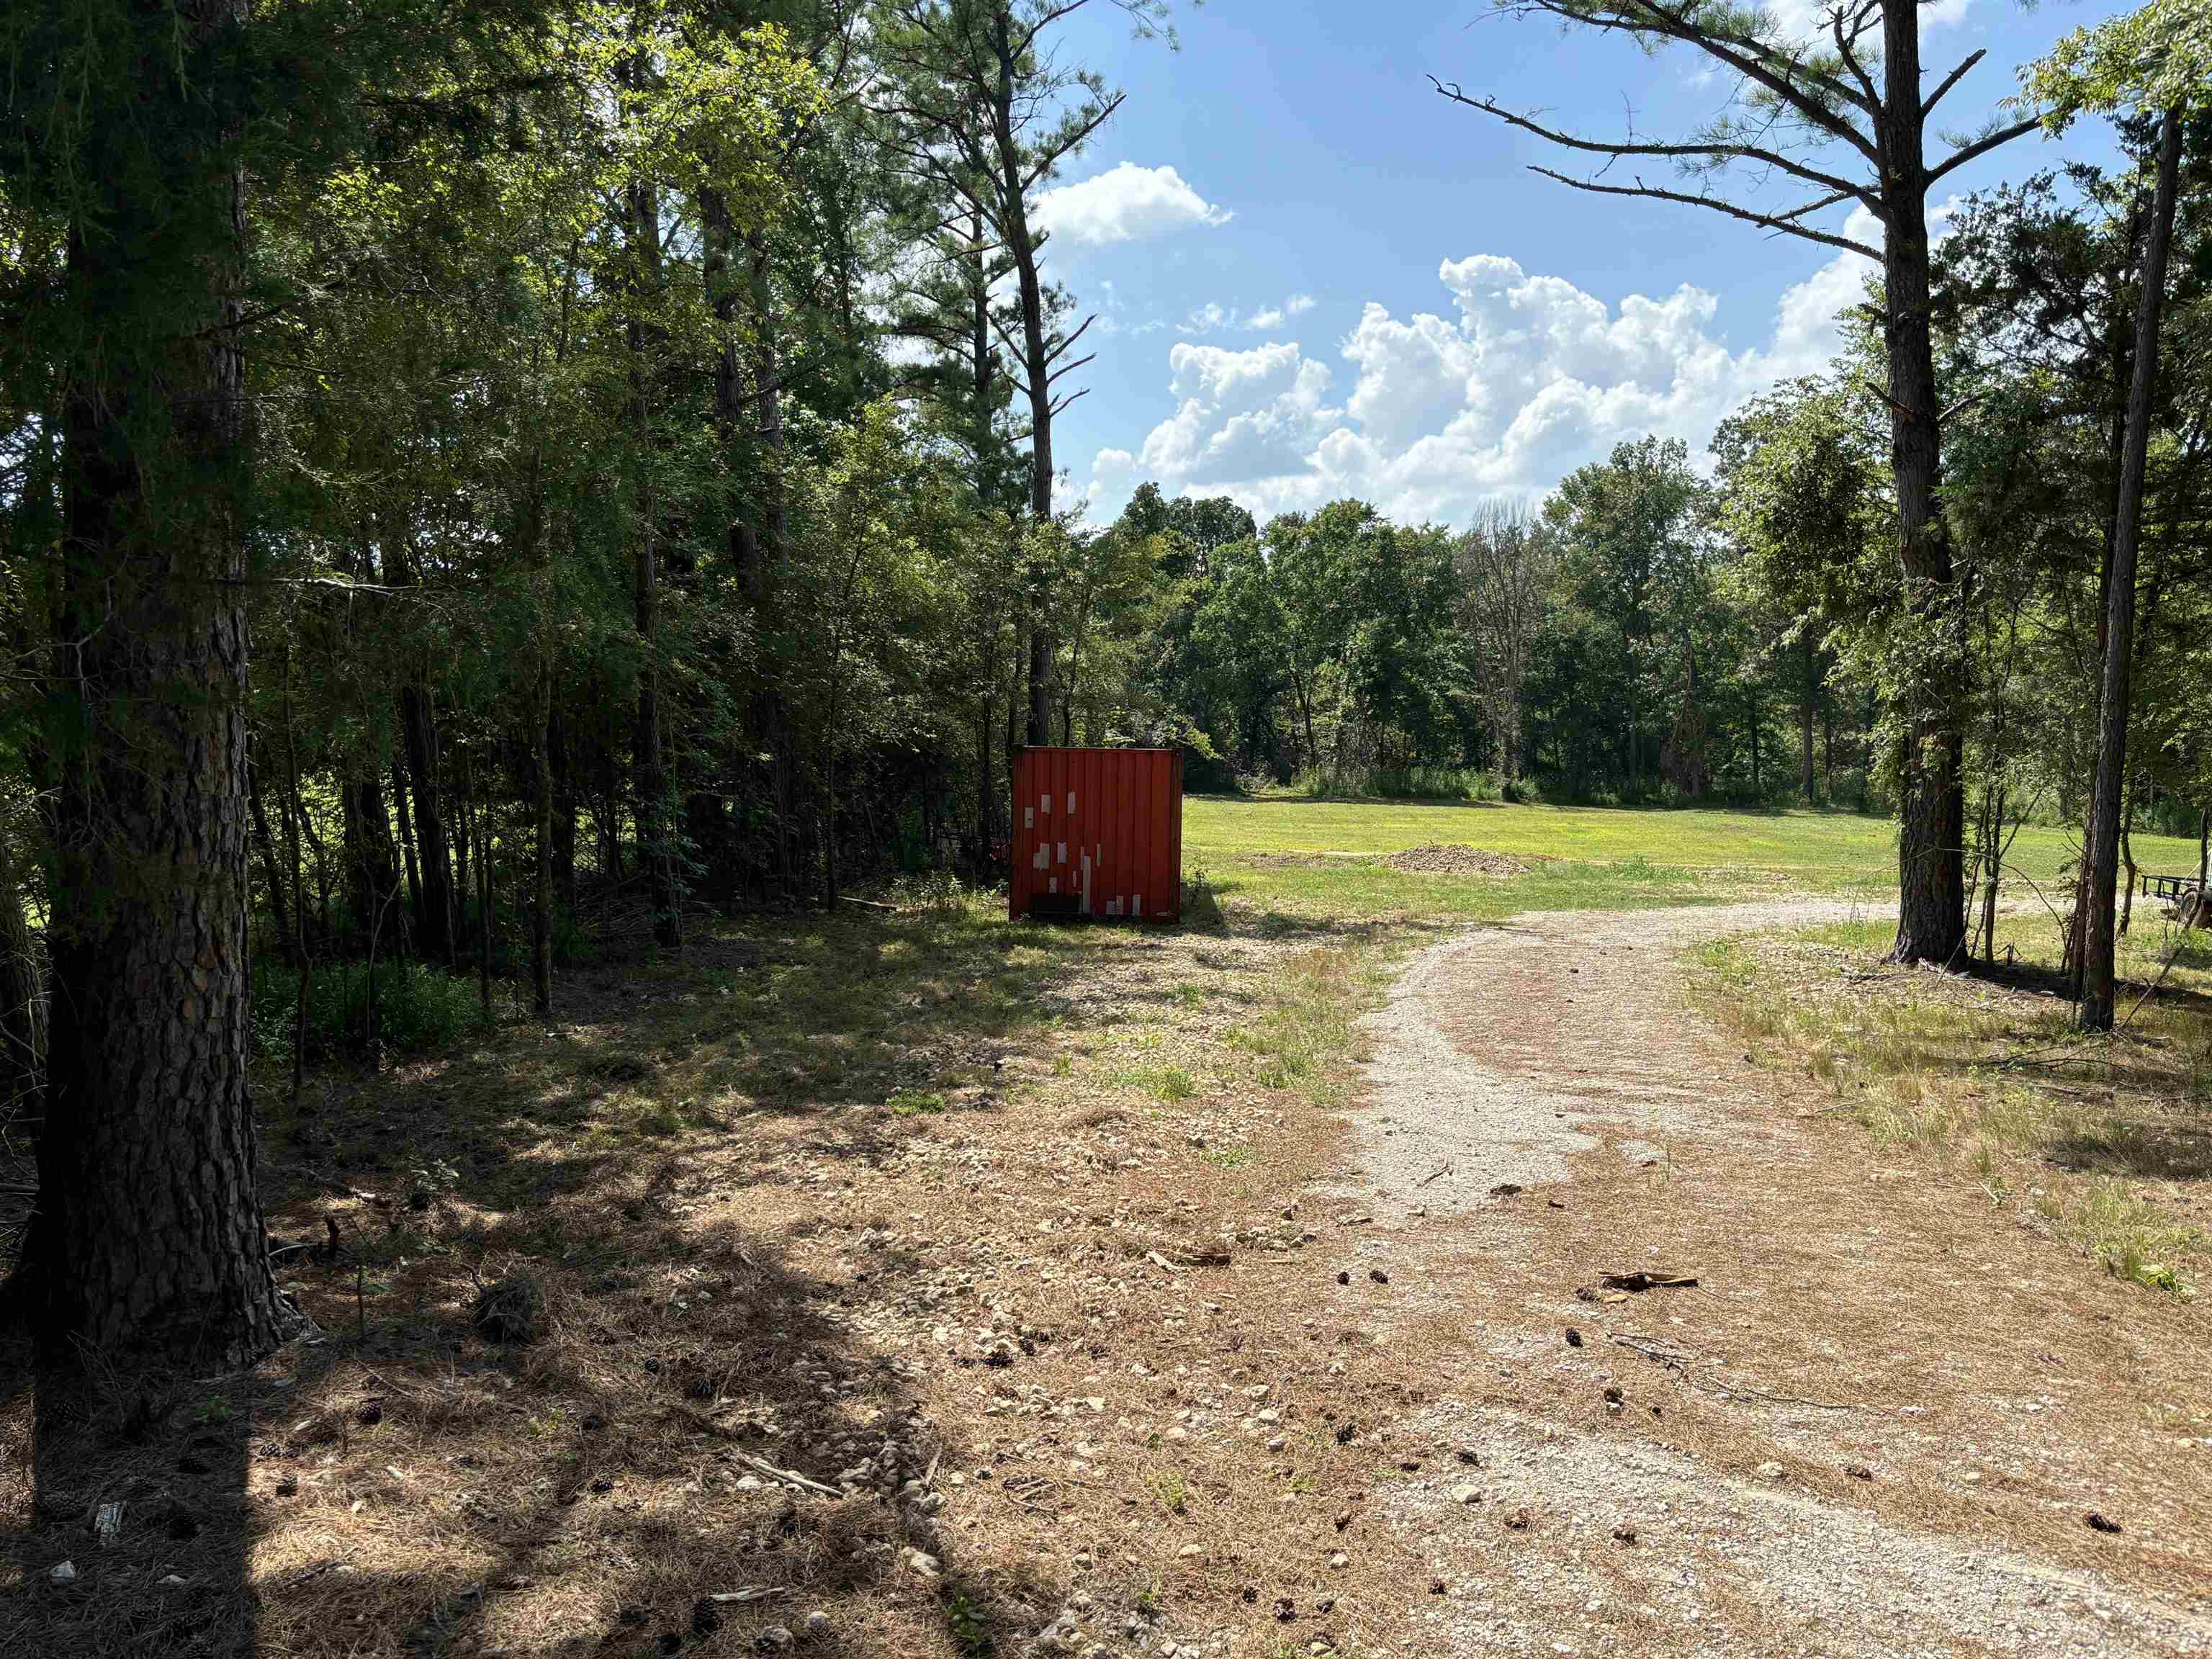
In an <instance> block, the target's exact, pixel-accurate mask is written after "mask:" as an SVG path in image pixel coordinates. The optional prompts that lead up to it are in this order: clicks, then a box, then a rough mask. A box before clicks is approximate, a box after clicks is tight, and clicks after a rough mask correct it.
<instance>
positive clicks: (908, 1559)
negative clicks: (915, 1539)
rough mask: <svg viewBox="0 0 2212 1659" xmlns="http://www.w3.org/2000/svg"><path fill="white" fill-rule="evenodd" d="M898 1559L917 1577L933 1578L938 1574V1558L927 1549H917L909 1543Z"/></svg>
mask: <svg viewBox="0 0 2212 1659" xmlns="http://www.w3.org/2000/svg"><path fill="white" fill-rule="evenodd" d="M899 1559H900V1560H902V1562H904V1563H905V1564H906V1570H907V1571H908V1572H910V1573H912V1574H913V1575H914V1576H915V1577H917V1578H927V1579H932V1580H934V1579H935V1578H936V1577H937V1575H938V1571H939V1564H938V1559H937V1558H936V1557H935V1556H933V1555H932V1554H930V1553H928V1551H927V1550H918V1549H915V1548H914V1547H912V1546H911V1545H909V1546H908V1547H907V1548H906V1549H905V1550H904V1551H903V1552H902V1553H901V1554H900V1557H899Z"/></svg>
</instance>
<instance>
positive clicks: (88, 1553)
mask: <svg viewBox="0 0 2212 1659" xmlns="http://www.w3.org/2000/svg"><path fill="white" fill-rule="evenodd" d="M1240 931H1242V924H1240ZM1143 938H1144V935H1143V934H1142V933H1133V934H1126V935H1121V936H1119V937H1109V936H1106V935H1104V934H1103V932H1099V933H1093V932H1088V931H1085V930H1068V931H1062V930H1058V929H1048V928H1037V927H1009V926H1007V925H1006V924H1005V923H1003V922H994V923H989V924H983V923H979V922H978V921H976V920H975V918H974V917H973V915H969V914H965V913H947V914H931V913H919V914H913V915H893V916H887V917H877V916H875V915H870V916H869V917H867V918H862V919H855V920H852V921H847V920H845V919H843V918H840V917H829V918H822V917H798V918H792V919H787V921H783V922H781V923H773V922H763V923H762V924H760V925H758V926H757V927H752V928H750V929H749V930H745V932H744V935H743V936H742V937H737V936H733V937H731V938H727V939H719V940H708V941H704V942H702V945H700V947H699V948H698V949H697V950H696V951H694V952H693V953H692V955H691V957H690V959H689V960H687V961H684V962H673V961H662V962H647V963H632V964H623V965H620V966H613V967H606V968H602V969H592V970H590V971H588V972H584V973H580V974H578V975H574V976H572V977H571V979H570V980H569V981H567V982H565V983H564V985H563V987H562V990H563V1012H562V1018H561V1021H560V1023H559V1024H558V1025H557V1026H556V1028H554V1029H551V1030H546V1029H542V1028H540V1027H538V1026H537V1025H536V1024H510V1025H507V1026H506V1027H503V1028H500V1029H497V1030H490V1031H487V1032H483V1033H480V1034H477V1036H473V1037H471V1039H469V1040H467V1041H465V1042H462V1043H460V1044H458V1045H456V1047H455V1048H453V1050H452V1051H450V1052H448V1053H447V1054H441V1055H439V1056H436V1057H433V1058H430V1059H427V1060H412V1061H408V1062H405V1063H404V1064H401V1065H398V1066H395V1067H393V1068H392V1069H391V1070H389V1071H385V1072H374V1071H365V1070H354V1071H349V1070H343V1069H331V1070H326V1071H325V1072H324V1073H319V1075H318V1076H317V1077H316V1078H315V1079H313V1086H311V1088H310V1089H309V1090H308V1091H307V1096H306V1097H305V1098H303V1099H302V1100H301V1102H300V1103H299V1104H298V1106H297V1107H296V1108H295V1107H293V1106H291V1105H289V1104H288V1103H282V1102H281V1099H280V1092H279V1091H278V1089H277V1088H276V1087H274V1086H267V1085H264V1087H263V1088H262V1090H261V1098H262V1100H263V1101H264V1103H270V1104H269V1105H268V1107H267V1109H265V1110H264V1114H263V1129H264V1141H265V1143H266V1145H267V1147H268V1154H267V1156H265V1157H264V1160H263V1165H264V1167H263V1172H262V1173H263V1177H264V1189H265V1190H264V1200H265V1202H266V1205H267V1209H268V1213H269V1216H270V1225H271V1227H272V1230H273V1231H274V1234H275V1237H273V1238H272V1245H273V1246H274V1247H275V1249H276V1251H277V1253H278V1261H279V1268H278V1271H279V1275H280V1280H281V1282H283V1283H285V1284H286V1285H288V1287H289V1289H291V1290H292V1291H293V1292H294V1293H295V1295H296V1296H297V1297H298V1298H299V1300H300V1301H301V1304H302V1305H303V1306H304V1307H305V1308H306V1309H307V1310H308V1312H309V1313H310V1314H311V1315H312V1316H313V1318H314V1320H315V1321H316V1322H317V1324H318V1325H319V1328H320V1334H319V1337H318V1338H316V1339H314V1340H309V1341H306V1342H302V1343H298V1344H295V1345H293V1346H289V1347H288V1348H287V1349H285V1350H284V1351H283V1352H280V1353H278V1354H276V1355H275V1356H273V1357H272V1358H270V1360H268V1361H267V1362H265V1363H264V1364H262V1365H261V1366H259V1367H258V1368H256V1369H255V1370H252V1371H251V1372H248V1373H244V1374H233V1375H217V1374H214V1373H212V1372H208V1371H203V1370H198V1369H197V1368H195V1367H192V1366H190V1365H185V1366H182V1367H178V1368H172V1369H170V1370H163V1371H144V1372H128V1371H125V1370H115V1369H110V1368H108V1367H106V1366H105V1365H104V1364H100V1362H98V1361H97V1360H94V1361H90V1362H82V1361H80V1362H78V1363H76V1364H49V1365H46V1366H43V1367H42V1366H39V1365H34V1364H33V1363H32V1356H31V1354H30V1351H29V1349H28V1348H27V1346H24V1344H23V1343H22V1342H21V1339H20V1338H16V1337H12V1336H11V1337H9V1338H8V1339H7V1340H8V1341H9V1343H10V1344H11V1346H9V1347H7V1348H5V1349H0V1366H4V1368H5V1372H4V1374H5V1375H6V1376H8V1377H9V1383H8V1384H7V1385H6V1390H5V1392H0V1435H4V1437H5V1438H4V1443H5V1444H6V1445H7V1446H8V1448H9V1450H10V1452H11V1453H15V1454H20V1468H21V1469H22V1470H24V1471H26V1474H25V1475H24V1476H23V1477H22V1479H21V1490H19V1491H17V1492H13V1493H10V1494H9V1496H10V1498H11V1499H12V1502H11V1504H10V1508H9V1513H8V1519H7V1522H6V1525H7V1527H8V1529H9V1533H10V1534H11V1536H10V1538H9V1546H10V1548H9V1553H10V1554H11V1555H12V1557H13V1558H14V1560H15V1565H16V1569H17V1571H18V1573H19V1575H20V1584H19V1587H18V1594H16V1595H14V1596H11V1597H10V1598H9V1607H8V1610H7V1611H6V1612H4V1613H0V1650H5V1651H9V1652H15V1651H23V1652H40V1651H43V1652H48V1653H52V1654H56V1655H62V1654H67V1655H70V1656H72V1659H74V1656H76V1655H79V1654H82V1655H88V1656H90V1655H105V1654H111V1653H112V1654H118V1655H120V1654H125V1653H137V1652H145V1651H158V1652H161V1653H164V1654H175V1655H180V1656H203V1655H204V1656H222V1659H229V1656H234V1655H239V1656H243V1655H248V1654H257V1653H258V1654H288V1655H290V1654H302V1655H304V1654H323V1653H331V1654H335V1653H339V1652H348V1653H351V1652H366V1651H375V1652H397V1653H403V1654H406V1655H409V1656H417V1655H425V1656H427V1655H435V1654H445V1653H449V1652H451V1653H459V1652H464V1651H466V1652H471V1653H490V1652H505V1653H507V1654H511V1655H515V1656H521V1655H532V1656H536V1655H559V1656H581V1655H583V1654H585V1653H586V1652H590V1653H594V1654H601V1653H604V1654H611V1655H618V1656H630V1655H635V1656H640V1659H642V1656H644V1655H647V1654H672V1653H678V1652H692V1651H697V1652H702V1653H718V1654H720V1653H728V1654H735V1653H739V1652H748V1651H751V1650H753V1647H754V1644H756V1643H757V1641H758V1640H759V1639H760V1638H761V1637H762V1633H763V1632H764V1631H765V1630H766V1629H767V1628H768V1627H769V1626H771V1625H781V1626H785V1627H786V1628H789V1629H794V1630H796V1629H797V1628H798V1627H799V1626H800V1625H801V1624H802V1623H803V1621H804V1620H805V1613H807V1612H808V1611H809V1610H810V1609H811V1606H812V1604H814V1603H815V1602H817V1601H819V1602H820V1603H821V1604H822V1606H823V1607H824V1608H825V1609H826V1610H827V1611H828V1612H829V1627H828V1629H827V1630H826V1631H825V1632H822V1633H821V1634H819V1635H818V1636H817V1637H816V1638H812V1639H811V1642H810V1649H809V1650H810V1651H811V1652H816V1653H822V1654H830V1655H844V1654H850V1655H855V1656H857V1655H859V1654H862V1653H869V1654H881V1653H886V1652H908V1651H921V1650H928V1649H931V1648H943V1647H945V1646H946V1645H948V1644H950V1645H951V1646H953V1647H955V1648H956V1649H957V1648H958V1647H959V1645H960V1644H961V1643H962V1641H963V1639H964V1638H963V1637H962V1634H961V1632H963V1630H965V1631H968V1632H971V1633H973V1632H982V1633H984V1636H985V1638H987V1635H988V1633H989V1632H994V1631H1008V1630H1012V1629H1014V1628H1017V1627H1028V1628H1035V1627H1036V1626H1037V1625H1038V1624H1039V1623H1041V1622H1042V1620H1044V1619H1048V1618H1049V1617H1050V1616H1051V1613H1052V1612H1053V1611H1054V1610H1056V1609H1057V1607H1059V1605H1060V1599H1061V1598H1062V1597H1063V1595H1065V1593H1066V1589H1067V1586H1066V1584H1064V1583H1057V1582H1048V1577H1047V1576H1045V1575H1042V1573H1036V1574H1032V1575H1030V1577H1026V1578H1024V1577H1012V1578H1010V1577H1006V1575H1003V1574H1000V1575H997V1576H994V1577H987V1578H985V1577H976V1578H971V1577H967V1576H964V1575H963V1571H962V1566H961V1562H960V1559H959V1556H958V1553H957V1550H954V1549H951V1548H949V1547H948V1546H947V1544H946V1541H945V1539H944V1537H943V1536H942V1535H941V1534H940V1533H939V1530H938V1529H937V1528H935V1527H934V1525H933V1522H931V1520H930V1518H929V1516H928V1515H927V1512H926V1511H927V1505H926V1504H921V1503H919V1502H917V1501H916V1500H918V1499H921V1498H924V1497H925V1496H926V1492H924V1491H923V1489H921V1488H920V1487H914V1488H908V1486H907V1483H908V1482H909V1481H912V1480H918V1479H920V1478H921V1477H923V1476H925V1475H926V1474H927V1473H928V1472H929V1471H930V1470H931V1469H932V1468H934V1466H935V1465H936V1464H937V1463H938V1462H939V1461H940V1460H941V1461H943V1462H944V1463H945V1467H947V1468H957V1467H959V1466H960V1465H962V1464H963V1463H970V1462H975V1460H976V1458H977V1456H978V1455H979V1450H978V1449H977V1448H975V1447H974V1446H971V1445H969V1444H967V1443H965V1442H964V1441H963V1439H962V1438H961V1437H960V1434H959V1431H958V1427H957V1425H942V1424H936V1423H931V1422H927V1421H923V1420H921V1418H920V1415H919V1407H918V1406H917V1403H916V1394H915V1389H914V1387H913V1386H912V1384H911V1383H910V1381H909V1379H908V1375H907V1374H906V1373H905V1372H904V1371H902V1369H901V1367H900V1364H899V1362H898V1361H897V1360H896V1358H895V1357H885V1356H881V1355H878V1354H877V1353H875V1352H873V1351H872V1349H871V1348H870V1347H869V1346H868V1345H867V1344H866V1342H865V1341H863V1340H861V1339H860V1333H859V1330H858V1328H857V1327H856V1324H855V1322H854V1318H853V1313H854V1307H855V1304H857V1303H859V1302H860V1301H862V1300H864V1298H865V1289H866V1282H867V1281H868V1280H869V1279H870V1278H871V1276H872V1275H873V1276H875V1277H876V1278H877V1279H878V1280H880V1279H881V1277H882V1276H883V1275H885V1274H896V1273H921V1272H923V1271H925V1270H926V1268H927V1263H924V1262H920V1261H912V1260H904V1259H902V1258H898V1257H896V1256H885V1257H883V1258H880V1259H872V1260H868V1261H862V1262H860V1264H859V1265H857V1266H854V1267H851V1268H850V1269H849V1271H848V1270H847V1269H846V1268H845V1267H844V1266H843V1265H842V1264H841V1267H840V1269H839V1270H838V1271H836V1272H833V1273H830V1274H829V1275H822V1274H817V1273H808V1272H806V1271H804V1270H802V1269H800V1268H799V1267H796V1266H795V1265H794V1264H793V1260H792V1246H793V1243H794V1237H793V1235H792V1234H791V1233H790V1232H788V1231H779V1224H773V1223H769V1222H767V1221H762V1222H758V1223H755V1222H751V1221H748V1220H745V1219H744V1214H745V1206H746V1203H747V1200H746V1197H745V1194H746V1192H747V1189H748V1188H757V1187H759V1186H762V1185H763V1184H773V1185H777V1186H785V1185H788V1184H790V1183H792V1182H794V1181H818V1182H823V1183H824V1185H825V1187H826V1188H827V1189H828V1191H827V1192H826V1193H825V1197H827V1196H834V1193H835V1189H836V1186H837V1184H838V1176H837V1173H836V1172H837V1170H838V1168H839V1166H840V1165H841V1164H846V1163H848V1162H850V1161H855V1160H857V1161H860V1162H865V1163H878V1162H881V1161H882V1160H884V1159H886V1158H891V1157H894V1156H896V1152H897V1150H898V1146H899V1138H898V1135H897V1133H896V1129H895V1127H893V1125H894V1123H895V1121H896V1120H894V1119H887V1118H886V1116H885V1107H884V1103H885V1102H886V1101H887V1100H889V1099H890V1098H891V1097H893V1095H894V1094H895V1093H896V1091H898V1090H901V1089H911V1090H916V1091H935V1092H943V1091H957V1090H963V1089H964V1090H969V1091H973V1093H974V1094H975V1097H976V1100H975V1103H979V1104H981V1105H985V1106H988V1105H989V1104H991V1103H994V1101H996V1100H997V1099H999V1098H1000V1097H1002V1095H1003V1091H1004V1086H1005V1085H1004V1084H1003V1082H1002V1081H1001V1080H1000V1079H999V1077H998V1075H997V1073H996V1069H995V1067H994V1063H993V1062H994V1060H998V1059H1000V1058H1001V1057H1002V1056H1003V1054H1005V1053H1006V1051H1008V1050H1010V1049H1011V1048H1012V1047H1013V1046H1014V1045H1015V1044H1016V1043H1017V1042H1018V1041H1019V1040H1020V1039H1022V1038H1023V1037H1024V1036H1026V1035H1028V1034H1029V1033H1030V1032H1031V1031H1032V1030H1034V1028H1036V1026H1037V1025H1038V1024H1040V1021H1041V1016H1040V1014H1039V1002H1040V994H1041V992H1043V991H1045V990H1048V989H1050V988H1051V987H1054V986H1055V985H1058V984H1060V983H1063V982H1065V981H1066V979H1067V978H1068V977H1069V976H1070V975H1073V973H1074V972H1075V971H1076V969H1078V968H1079V966H1080V965H1081V964H1083V963H1085V962H1089V961H1092V960H1094V959H1095V957H1096V953H1097V952H1098V951H1101V950H1113V949H1116V948H1129V947H1134V946H1140V945H1141V944H1142V941H1143ZM794 1119H796V1120H797V1121H798V1125H799V1127H798V1130H797V1132H796V1133H793V1134H792V1135H791V1136H790V1138H788V1139H787V1140H786V1142H785V1144H784V1145H783V1146H782V1147H781V1154H782V1155H781V1156H778V1157H770V1156H768V1155H767V1154H766V1153H765V1152H764V1150H763V1146H762V1145H761V1144H760V1142H759V1139H758V1137H757V1136H756V1134H755V1133H753V1132H752V1127H751V1126H753V1125H756V1124H761V1123H764V1122H766V1121H769V1120H774V1121H776V1122H777V1123H779V1124H780V1125H781V1126H783V1127H784V1128H785V1129H786V1130H789V1129H790V1128H791V1126H792V1121H793V1120H794ZM848 1220H849V1218H848ZM333 1225H334V1226H335V1229H336V1237H337V1248H336V1249H335V1250H332V1249H331V1248H330V1245H329V1242H328V1241H329V1239H330V1237H331V1227H332V1226H333ZM781 1225H799V1224H781ZM806 1225H818V1224H813V1223H809V1224H806ZM802 1236H803V1235H802ZM524 1285H527V1286H529V1287H531V1288H530V1289H529V1290H528V1291H520V1289H519V1287H520V1286H524ZM486 1291H513V1292H514V1293H516V1294H520V1295H521V1296H522V1297H523V1302H522V1304H521V1305H523V1306H525V1307H526V1309H527V1310H528V1316H527V1322H528V1324H529V1326H530V1329H529V1331H528V1333H527V1335H528V1337H529V1339H530V1340H519V1339H520V1337H521V1336H522V1335H523V1334H524V1333H523V1332H521V1331H520V1330H519V1329H508V1328H505V1327H503V1326H500V1325H497V1324H492V1325H486V1324H484V1323H481V1322H479V1315H480V1314H482V1313H483V1311H484V1310H485V1309H486V1306H487V1300H486V1297H485V1292H486ZM496 1299H497V1298H496V1297H494V1298H492V1300H493V1301H496ZM501 1336H506V1337H509V1338H514V1339H518V1340H496V1339H498V1338H500V1337H501ZM973 1363H976V1364H981V1363H983V1362H982V1360H981V1359H980V1358H979V1359H976V1360H975V1361H974V1362H973ZM979 1375H981V1373H979ZM863 1465H865V1466H866V1468H867V1469H868V1471H869V1473H868V1474H866V1478H865V1479H864V1480H861V1481H860V1482H859V1483H858V1484H857V1485H848V1481H847V1480H846V1479H845V1477H848V1476H849V1475H850V1474H852V1473H853V1472H854V1471H856V1470H858V1469H860V1468H861V1466H863ZM763 1466H765V1467H763ZM779 1471H780V1472H781V1473H778V1472H779ZM789 1477H797V1478H796V1479H792V1478H789ZM809 1483H812V1484H811V1485H810V1484H809ZM817 1486H826V1487H829V1488H830V1489H831V1490H832V1492H835V1493H836V1494H837V1495H834V1496H833V1495H825V1494H824V1493H823V1492H820V1491H817V1490H816V1489H815V1488H816V1487H817ZM902 1491H903V1492H904V1498H903V1500H902V1498H901V1493H902ZM110 1503H119V1504H123V1505H124V1509H123V1511H122V1522H121V1528H120V1531H119V1534H118V1538H117V1540H116V1541H115V1542H114V1543H113V1544H112V1545H111V1546H109V1547H105V1548H103V1547H100V1544H99V1542H98V1541H97V1539H96V1537H95V1535H94V1533H93V1532H92V1531H90V1530H88V1524H89V1523H91V1522H94V1520H95V1518H96V1517H97V1516H98V1515H99V1513H100V1506H101V1505H102V1504H110ZM910 1549H921V1550H924V1551H926V1552H927V1553H929V1554H931V1555H933V1556H936V1557H937V1558H938V1559H939V1562H940V1564H941V1572H940V1575H939V1576H935V1577H933V1576H930V1575H928V1574H926V1573H921V1572H917V1571H915V1569H914V1568H913V1567H912V1566H911V1565H909V1563H908V1557H907V1555H906V1552H907V1551H908V1550H910ZM64 1559H68V1560H70V1561H71V1562H72V1563H73V1565H74V1567H75V1569H76V1572H75V1576H74V1577H73V1578H71V1579H70V1581H69V1582H66V1583H61V1582H57V1581H55V1580H54V1579H53V1578H52V1568H53V1567H54V1566H55V1565H57V1564H58V1563H59V1562H61V1561H62V1560H64ZM740 1591H758V1592H762V1594H760V1595H757V1597H755V1598H753V1599H748V1600H732V1601H714V1600H713V1599H712V1598H713V1597H714V1596H715V1595H736V1594H737V1593H738V1592H740ZM702 1598H703V1599H702ZM11 1626H12V1628H10V1627H11ZM971 1645H972V1644H971ZM978 1650H979V1651H980V1649H978Z"/></svg>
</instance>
